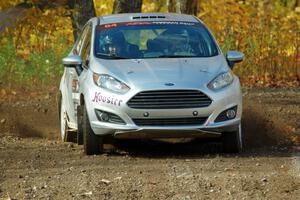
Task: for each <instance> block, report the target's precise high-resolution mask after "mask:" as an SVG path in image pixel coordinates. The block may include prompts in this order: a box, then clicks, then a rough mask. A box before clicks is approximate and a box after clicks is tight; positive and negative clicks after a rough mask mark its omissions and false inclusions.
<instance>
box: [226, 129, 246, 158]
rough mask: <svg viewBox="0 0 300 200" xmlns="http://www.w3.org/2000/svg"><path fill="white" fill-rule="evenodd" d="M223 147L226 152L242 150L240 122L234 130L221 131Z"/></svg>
mask: <svg viewBox="0 0 300 200" xmlns="http://www.w3.org/2000/svg"><path fill="white" fill-rule="evenodd" d="M222 143H223V149H224V151H225V152H226V153H240V152H242V151H243V150H244V146H243V134H242V127H241V124H240V125H239V127H238V129H237V130H236V131H231V132H224V133H222Z"/></svg>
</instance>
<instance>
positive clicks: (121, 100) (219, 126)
mask: <svg viewBox="0 0 300 200" xmlns="http://www.w3.org/2000/svg"><path fill="white" fill-rule="evenodd" d="M154 89H155V88H154ZM158 89H162V88H158ZM168 89H169V88H168ZM179 89H187V88H179ZM188 89H195V88H188ZM86 91H87V93H86V94H85V95H84V96H85V105H86V107H87V110H88V116H89V119H90V123H91V127H92V129H93V131H94V133H95V134H96V135H113V136H115V137H118V138H170V137H171V138H177V137H210V136H212V137H214V136H219V135H220V134H221V133H222V132H226V131H233V130H237V128H238V125H239V124H240V121H241V115H242V98H241V92H240V84H239V80H238V79H237V78H236V79H235V80H234V82H233V83H232V84H231V85H230V86H228V87H226V88H224V89H221V90H219V91H211V90H209V89H208V88H205V87H204V88H203V89H201V91H202V92H203V93H205V94H206V95H208V96H209V97H210V98H211V99H212V103H211V104H210V105H209V106H208V107H202V108H189V109H147V110H144V109H133V108H130V107H128V106H127V104H126V102H127V101H128V100H130V99H131V98H132V97H133V96H134V95H135V94H136V93H137V92H140V91H131V92H128V93H127V94H125V95H118V94H111V93H110V92H108V91H105V90H101V89H100V88H98V87H92V88H91V87H90V88H89V89H88V90H86ZM97 95H98V96H97ZM99 95H100V98H99ZM103 97H104V98H105V99H104V98H103ZM234 106H237V114H236V117H235V118H234V119H232V120H227V121H222V122H214V121H215V119H216V118H217V116H218V115H219V114H220V113H221V112H222V111H224V110H226V109H228V108H231V107H234ZM95 109H98V110H101V111H106V112H110V113H113V114H115V115H117V116H119V117H120V118H121V119H122V120H123V121H124V122H125V123H126V124H125V125H123V124H113V123H107V122H101V121H99V120H98V118H97V116H96V114H95ZM194 111H197V112H198V116H197V117H207V120H206V122H205V123H204V124H202V125H188V126H187V125H180V126H176V125H175V126H174V125H172V126H137V125H136V124H135V123H134V122H133V120H132V119H134V118H135V119H136V118H140V119H142V118H145V116H144V113H145V112H148V113H149V116H148V118H149V119H151V118H155V119H157V118H189V117H193V112H194Z"/></svg>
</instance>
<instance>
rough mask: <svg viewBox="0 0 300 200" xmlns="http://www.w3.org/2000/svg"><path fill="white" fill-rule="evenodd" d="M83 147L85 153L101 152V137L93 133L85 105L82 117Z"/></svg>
mask: <svg viewBox="0 0 300 200" xmlns="http://www.w3.org/2000/svg"><path fill="white" fill-rule="evenodd" d="M82 122H83V123H82V125H83V126H82V130H83V131H82V132H83V147H84V153H85V154H86V155H95V154H96V155H97V154H100V153H102V152H103V138H102V137H101V136H97V135H95V133H94V132H93V130H92V128H91V124H90V121H89V117H88V113H87V110H86V107H85V106H84V107H83V118H82Z"/></svg>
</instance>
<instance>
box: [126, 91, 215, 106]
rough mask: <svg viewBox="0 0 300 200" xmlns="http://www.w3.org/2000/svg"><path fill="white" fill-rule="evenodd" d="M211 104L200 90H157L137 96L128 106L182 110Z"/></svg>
mask: <svg viewBox="0 0 300 200" xmlns="http://www.w3.org/2000/svg"><path fill="white" fill-rule="evenodd" d="M211 102H212V100H211V99H210V98H209V97H208V96H207V95H205V94H204V93H202V92H200V91H198V90H156V91H145V92H140V93H138V94H136V95H135V96H134V97H132V98H131V99H130V100H129V101H128V102H127V105H128V106H129V107H130V108H135V109H180V108H200V107H207V106H209V105H210V104H211Z"/></svg>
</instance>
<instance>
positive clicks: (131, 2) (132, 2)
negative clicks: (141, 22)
mask: <svg viewBox="0 0 300 200" xmlns="http://www.w3.org/2000/svg"><path fill="white" fill-rule="evenodd" d="M141 11H142V0H115V2H114V7H113V14H116V13H140V12H141Z"/></svg>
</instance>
